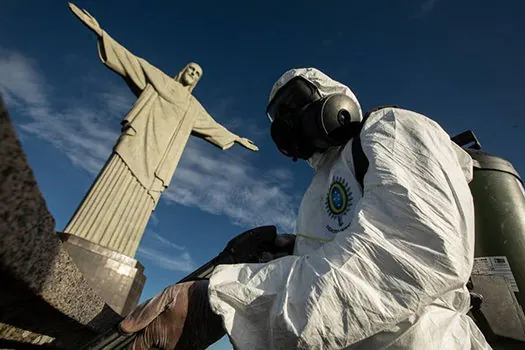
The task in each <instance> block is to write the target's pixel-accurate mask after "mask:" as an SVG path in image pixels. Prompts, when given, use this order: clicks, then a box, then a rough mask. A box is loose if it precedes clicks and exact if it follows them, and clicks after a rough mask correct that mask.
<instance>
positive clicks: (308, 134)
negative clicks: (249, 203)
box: [266, 77, 361, 161]
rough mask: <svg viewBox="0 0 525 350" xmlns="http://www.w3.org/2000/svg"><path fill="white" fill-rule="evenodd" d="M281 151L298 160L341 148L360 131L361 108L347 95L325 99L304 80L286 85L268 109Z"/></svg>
mask: <svg viewBox="0 0 525 350" xmlns="http://www.w3.org/2000/svg"><path fill="white" fill-rule="evenodd" d="M266 114H267V116H268V118H270V121H271V122H272V126H271V136H272V139H273V141H274V143H275V144H276V146H277V148H278V149H279V151H281V152H282V153H283V154H284V155H285V156H287V157H291V158H293V160H294V161H296V160H297V159H298V158H300V159H309V158H310V157H311V156H312V155H313V154H314V153H315V152H324V151H326V150H327V149H328V148H330V147H335V146H341V145H344V144H345V143H346V142H348V141H349V140H350V139H351V138H353V137H354V136H355V135H357V133H358V132H359V131H360V124H361V117H360V108H359V106H358V105H357V104H356V103H355V102H354V100H352V98H350V97H349V96H347V95H345V94H331V95H327V96H324V97H322V96H321V94H320V93H319V91H318V89H317V87H316V86H315V85H314V84H312V83H311V82H309V81H308V80H306V79H304V78H302V77H295V78H293V79H292V80H290V81H289V82H288V83H286V84H285V85H283V86H282V87H281V88H280V89H279V90H278V91H277V93H276V94H275V96H274V97H273V98H272V100H271V101H270V103H269V104H268V107H267V109H266Z"/></svg>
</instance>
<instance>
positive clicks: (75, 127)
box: [0, 50, 296, 254]
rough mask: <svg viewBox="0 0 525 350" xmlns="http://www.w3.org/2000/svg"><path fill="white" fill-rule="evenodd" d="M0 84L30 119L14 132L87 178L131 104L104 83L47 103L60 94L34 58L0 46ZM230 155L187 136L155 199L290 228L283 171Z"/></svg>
mask: <svg viewBox="0 0 525 350" xmlns="http://www.w3.org/2000/svg"><path fill="white" fill-rule="evenodd" d="M0 89H1V91H2V93H3V94H4V95H5V96H7V99H8V100H9V101H11V103H10V105H11V106H12V107H15V108H16V109H17V111H19V112H20V113H22V114H23V115H25V116H27V117H29V119H30V121H28V122H23V123H21V124H20V125H19V127H20V128H21V130H23V131H24V132H27V133H29V134H32V135H35V136H37V137H39V138H41V139H44V140H47V141H48V142H50V143H51V144H52V145H53V146H55V147H56V148H57V149H59V150H60V151H61V152H63V153H64V154H65V155H66V156H67V157H68V158H69V159H70V161H71V162H72V163H73V164H74V165H75V166H77V167H79V168H82V169H84V170H85V171H87V172H89V173H90V174H91V175H92V176H93V177H95V176H96V174H98V172H99V171H100V169H101V168H102V166H103V164H104V162H105V161H106V159H107V157H108V156H109V154H110V152H111V149H112V147H113V145H114V143H115V141H116V140H117V138H118V129H119V127H120V125H119V124H118V121H116V118H119V119H121V118H122V117H123V116H124V115H125V113H126V112H127V111H128V110H129V109H130V108H131V106H132V105H133V102H134V97H133V96H132V94H131V93H130V92H129V91H128V89H127V87H126V86H123V87H114V86H106V87H105V89H104V90H102V91H97V90H96V88H94V89H93V90H92V91H93V96H94V97H96V98H97V99H98V100H97V101H95V102H94V101H92V100H90V101H83V100H73V99H72V98H70V97H68V98H67V100H65V101H67V103H66V107H64V108H55V107H54V106H53V103H52V102H53V101H55V99H60V98H62V97H64V98H65V96H56V95H53V98H51V97H50V96H49V94H48V92H49V91H52V90H51V89H50V87H49V86H48V85H47V83H46V82H45V78H44V76H43V75H42V74H41V73H40V72H39V71H38V69H37V66H36V63H35V62H34V61H32V60H31V59H28V58H26V57H25V56H23V55H21V54H20V53H16V52H7V51H5V50H3V51H0ZM232 103H233V102H232V101H231V99H230V100H226V102H224V103H223V104H218V107H217V108H218V109H215V108H213V109H212V110H211V111H210V112H212V114H214V117H217V116H216V114H217V113H218V115H219V117H217V119H218V120H224V119H227V118H221V117H220V114H222V113H224V114H226V112H225V110H226V109H228V107H229V106H230V105H231V104H232ZM94 106H100V107H94ZM229 120H232V118H229ZM241 122H242V120H241V121H239V122H238V123H241ZM235 123H236V122H235V120H234V124H235ZM247 130H248V131H250V130H251V131H250V133H249V135H250V136H251V137H253V135H255V136H257V135H262V133H263V132H268V131H267V130H263V129H262V128H261V129H258V127H257V126H256V125H251V126H250V127H248V128H247ZM252 133H253V135H252ZM243 136H244V135H243ZM234 147H240V146H238V145H237V146H234ZM235 153H236V152H232V151H230V150H228V151H220V150H217V149H216V148H215V147H214V146H211V145H209V144H207V143H206V142H204V141H201V140H196V139H195V138H190V142H189V143H188V146H187V148H186V150H185V152H184V155H183V158H182V160H181V162H180V164H179V167H178V169H177V171H176V173H175V176H174V178H173V185H172V186H170V188H169V189H168V190H167V191H166V192H165V193H164V195H163V197H162V198H163V199H164V200H165V201H167V202H168V203H177V204H181V205H185V206H191V207H197V208H199V209H201V210H203V211H206V212H209V213H213V214H216V215H226V216H228V217H229V218H230V219H231V220H232V222H233V223H235V224H237V225H241V226H246V227H254V226H258V225H266V224H275V225H277V226H278V228H279V229H280V231H287V232H291V231H292V230H293V226H294V220H295V219H294V218H295V212H296V208H295V202H296V200H295V198H294V197H293V196H291V195H290V194H289V193H287V192H286V190H287V189H288V188H289V184H290V182H291V180H292V176H291V174H290V173H289V172H287V171H286V170H282V169H269V170H268V171H266V172H261V171H260V170H258V169H256V168H254V167H253V166H252V165H250V163H249V162H248V161H247V160H246V159H249V157H248V155H249V154H248V153H249V152H248V151H246V152H239V154H242V155H236V154H235ZM144 254H147V253H144Z"/></svg>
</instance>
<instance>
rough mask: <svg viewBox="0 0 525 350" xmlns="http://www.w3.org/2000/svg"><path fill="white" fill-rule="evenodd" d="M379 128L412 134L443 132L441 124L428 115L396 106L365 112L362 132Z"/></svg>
mask: <svg viewBox="0 0 525 350" xmlns="http://www.w3.org/2000/svg"><path fill="white" fill-rule="evenodd" d="M381 128H393V129H403V130H405V131H410V132H411V133H412V134H419V133H426V132H428V131H429V130H433V131H438V132H440V133H441V132H444V131H443V129H442V128H441V126H440V125H439V124H438V123H437V122H436V121H434V120H432V119H431V118H429V117H428V116H426V115H423V114H421V113H418V112H415V111H412V110H408V109H404V108H401V107H398V106H384V107H383V106H381V107H376V108H374V109H372V110H370V111H369V112H367V113H366V114H365V120H364V124H363V133H364V134H366V133H367V132H373V131H375V130H377V129H381ZM363 133H362V135H363Z"/></svg>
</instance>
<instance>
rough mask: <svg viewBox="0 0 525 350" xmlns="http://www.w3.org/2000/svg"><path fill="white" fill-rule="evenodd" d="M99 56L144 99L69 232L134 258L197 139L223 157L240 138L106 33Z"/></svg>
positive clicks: (126, 122)
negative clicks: (220, 151) (188, 147)
mask: <svg viewBox="0 0 525 350" xmlns="http://www.w3.org/2000/svg"><path fill="white" fill-rule="evenodd" d="M98 51H99V56H100V59H101V60H102V62H103V63H104V64H105V65H106V66H108V67H109V68H110V69H112V70H113V71H115V72H116V73H118V74H120V75H121V76H122V77H123V78H124V80H125V81H126V83H127V84H128V86H129V87H130V88H131V90H132V91H133V93H134V94H135V95H136V96H137V97H138V98H137V101H136V103H135V105H134V106H133V107H132V108H131V110H130V111H129V113H128V114H127V115H126V117H125V118H124V121H123V124H124V128H123V131H122V134H121V136H120V138H119V140H118V142H117V144H116V145H115V147H114V149H113V153H112V154H111V156H110V158H109V159H108V161H107V162H106V165H105V166H104V168H103V169H102V171H101V173H100V174H99V175H98V177H97V179H96V180H95V182H94V183H93V185H92V187H91V189H90V190H89V192H88V193H87V195H86V197H85V198H84V200H83V201H82V203H81V204H80V206H79V208H78V209H77V211H76V212H75V214H74V215H73V217H72V219H71V220H70V222H69V223H68V225H67V226H66V228H65V229H64V231H65V232H68V233H72V234H75V235H77V236H80V237H84V238H86V239H88V240H90V241H92V242H95V243H98V244H100V245H102V246H105V247H107V248H110V249H113V250H116V251H119V252H121V253H124V254H126V255H128V256H130V257H133V256H134V255H135V252H136V250H137V247H138V245H139V242H140V239H141V238H142V234H143V233H144V229H145V227H146V224H147V222H148V219H149V217H150V215H151V212H152V211H153V209H154V208H155V206H156V204H157V201H158V200H159V197H160V195H161V193H162V192H163V191H164V189H165V188H166V187H167V186H168V184H169V183H170V180H171V178H172V176H173V174H174V172H175V169H176V167H177V164H178V162H179V159H180V157H181V155H182V152H183V150H184V147H185V146H186V142H187V141H188V138H189V136H190V134H193V135H195V136H198V137H201V138H203V139H205V140H207V141H209V142H211V143H213V144H214V145H216V146H218V147H220V148H222V149H227V148H229V147H231V146H232V145H233V144H234V141H235V139H236V138H238V136H237V135H235V134H233V133H231V132H230V131H228V130H227V129H226V128H224V127H223V126H222V125H220V124H218V123H217V122H216V121H215V120H213V118H212V117H211V116H210V115H209V114H208V113H207V112H206V110H205V109H204V108H203V107H202V105H201V104H200V103H199V101H197V99H196V98H195V97H193V96H192V95H191V92H190V91H189V90H188V88H187V87H184V86H182V85H181V84H180V83H179V82H177V81H176V80H174V79H173V78H172V77H170V76H168V75H166V74H165V73H163V72H162V71H161V70H159V69H158V68H156V67H154V66H152V65H151V64H150V63H148V62H147V61H145V60H144V59H142V58H139V57H137V56H135V55H133V54H132V53H131V52H129V51H128V50H126V49H125V48H124V47H123V46H122V45H120V44H119V43H117V42H116V41H115V40H114V39H113V38H111V37H110V36H109V35H108V34H107V33H106V32H104V33H103V35H102V37H101V38H100V39H99V42H98Z"/></svg>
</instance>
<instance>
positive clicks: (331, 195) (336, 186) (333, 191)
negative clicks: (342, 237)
mask: <svg viewBox="0 0 525 350" xmlns="http://www.w3.org/2000/svg"><path fill="white" fill-rule="evenodd" d="M352 200H353V197H352V191H350V186H349V185H348V182H347V181H346V180H345V179H343V178H342V177H334V179H333V181H332V183H331V184H330V188H329V189H328V194H327V196H326V202H325V209H326V212H327V213H328V215H329V216H330V218H331V219H332V220H337V222H338V224H339V227H342V226H343V225H344V221H343V217H344V216H345V215H346V214H347V213H348V211H349V210H350V208H351V207H352ZM332 230H336V231H339V230H337V229H332ZM332 230H330V231H332Z"/></svg>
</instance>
